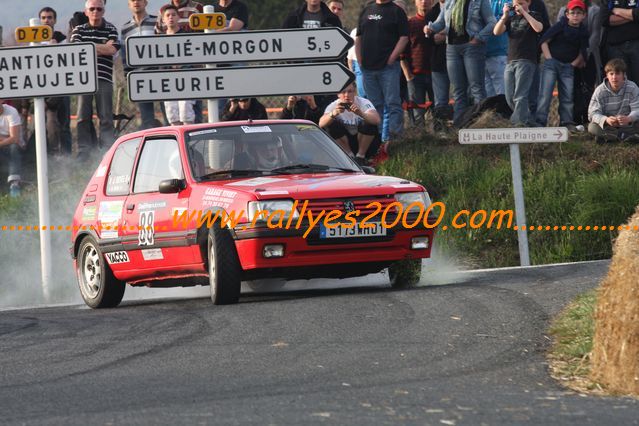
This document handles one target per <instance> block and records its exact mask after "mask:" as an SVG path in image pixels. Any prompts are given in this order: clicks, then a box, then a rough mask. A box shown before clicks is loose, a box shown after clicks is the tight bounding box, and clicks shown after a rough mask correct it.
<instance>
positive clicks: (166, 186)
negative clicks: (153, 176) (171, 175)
mask: <svg viewBox="0 0 639 426" xmlns="http://www.w3.org/2000/svg"><path fill="white" fill-rule="evenodd" d="M185 188H186V182H185V181H184V179H166V180H163V181H162V182H160V194H175V193H176V192H180V191H181V190H183V189H185Z"/></svg>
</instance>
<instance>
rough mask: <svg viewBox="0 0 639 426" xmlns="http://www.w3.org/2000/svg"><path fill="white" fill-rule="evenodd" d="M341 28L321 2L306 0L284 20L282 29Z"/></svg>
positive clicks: (336, 18)
mask: <svg viewBox="0 0 639 426" xmlns="http://www.w3.org/2000/svg"><path fill="white" fill-rule="evenodd" d="M321 27H338V28H342V22H341V21H340V20H339V18H338V17H337V15H335V14H334V13H333V12H331V10H330V9H329V8H328V6H326V5H325V4H324V2H323V1H322V0H306V1H305V2H304V3H303V4H302V5H301V6H300V7H298V8H297V9H295V10H294V11H292V12H291V13H290V14H289V15H288V16H287V17H286V19H285V20H284V23H283V24H282V28H321Z"/></svg>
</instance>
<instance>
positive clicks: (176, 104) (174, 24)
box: [162, 4, 195, 126]
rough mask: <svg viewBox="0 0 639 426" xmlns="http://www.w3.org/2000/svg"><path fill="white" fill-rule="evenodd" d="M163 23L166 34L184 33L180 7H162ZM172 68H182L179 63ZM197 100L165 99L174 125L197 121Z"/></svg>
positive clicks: (165, 105) (167, 116)
mask: <svg viewBox="0 0 639 426" xmlns="http://www.w3.org/2000/svg"><path fill="white" fill-rule="evenodd" d="M162 23H163V24H164V27H165V28H166V35H172V34H180V33H184V32H186V31H184V30H183V29H182V27H181V26H180V15H179V14H178V8H177V7H175V6H173V5H171V4H169V5H165V6H164V7H163V8H162ZM172 68H174V69H175V68H178V69H179V68H181V67H180V66H179V65H176V66H173V67H172ZM194 104H195V101H193V100H185V101H165V102H164V109H165V110H166V118H167V120H168V121H169V123H171V125H172V126H179V125H182V124H193V123H194V122H195V112H194V110H193V105H194Z"/></svg>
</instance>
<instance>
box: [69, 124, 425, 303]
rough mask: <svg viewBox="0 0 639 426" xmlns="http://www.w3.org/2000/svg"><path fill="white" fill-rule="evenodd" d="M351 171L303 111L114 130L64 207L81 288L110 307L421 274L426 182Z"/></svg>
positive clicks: (87, 297) (409, 281)
mask: <svg viewBox="0 0 639 426" xmlns="http://www.w3.org/2000/svg"><path fill="white" fill-rule="evenodd" d="M372 173H374V170H373V169H371V168H367V167H364V168H360V167H359V166H358V165H357V164H356V163H355V162H354V161H353V160H352V159H351V158H350V157H349V156H348V155H347V154H346V153H345V152H344V151H343V150H342V149H341V148H340V147H338V146H337V145H336V143H335V142H334V141H333V140H332V139H331V138H330V137H329V136H328V135H327V134H326V133H325V132H324V131H322V130H321V129H320V128H319V127H317V126H316V125H315V124H313V123H311V122H307V121H299V120H289V121H249V122H230V123H217V124H206V125H189V126H176V127H164V128H155V129H149V130H145V131H140V132H137V133H131V134H128V135H125V136H123V137H120V138H119V139H118V140H117V141H116V142H115V143H114V144H113V146H112V147H111V149H110V150H109V151H108V152H107V153H106V154H105V156H104V157H103V159H102V161H101V162H100V164H99V166H98V167H97V169H96V171H95V172H94V174H93V176H92V177H91V179H90V181H89V183H88V185H87V186H86V189H85V190H84V192H83V193H82V196H81V199H80V202H79V204H78V206H77V208H76V211H75V215H74V217H73V232H72V237H71V239H72V246H71V255H72V257H73V261H74V266H75V269H76V272H77V279H78V284H79V287H80V292H81V295H82V298H83V299H84V301H85V302H86V304H87V305H89V306H90V307H92V308H104V307H114V306H117V305H118V304H119V303H120V301H121V300H122V297H123V295H124V290H125V287H126V284H129V285H132V286H142V285H144V286H150V287H154V286H162V287H168V286H191V285H210V287H211V299H212V300H213V302H214V303H215V304H232V303H237V302H238V299H239V297H240V288H241V282H242V281H243V280H256V279H262V278H279V279H282V280H286V279H310V278H347V277H354V276H361V275H365V274H369V273H375V272H379V271H382V270H384V269H385V268H388V272H389V274H388V275H389V277H390V282H391V285H392V286H393V287H407V286H411V285H414V284H416V283H417V282H418V281H419V274H420V267H419V265H421V259H423V258H427V257H429V256H430V253H431V247H432V243H433V234H434V228H435V226H436V224H437V221H436V220H434V218H435V216H434V215H433V214H432V212H431V207H432V205H431V200H430V197H429V195H428V192H427V191H426V189H425V188H424V187H423V186H421V185H419V184H416V183H414V182H410V181H408V180H405V179H400V178H395V177H389V176H377V175H374V174H372Z"/></svg>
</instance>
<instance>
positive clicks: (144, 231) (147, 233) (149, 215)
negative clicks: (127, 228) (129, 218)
mask: <svg viewBox="0 0 639 426" xmlns="http://www.w3.org/2000/svg"><path fill="white" fill-rule="evenodd" d="M154 224H155V212H154V211H153V210H151V211H148V212H142V213H140V218H139V220H138V245H140V246H152V245H153V243H154V239H153V237H154V235H155V228H154Z"/></svg>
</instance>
